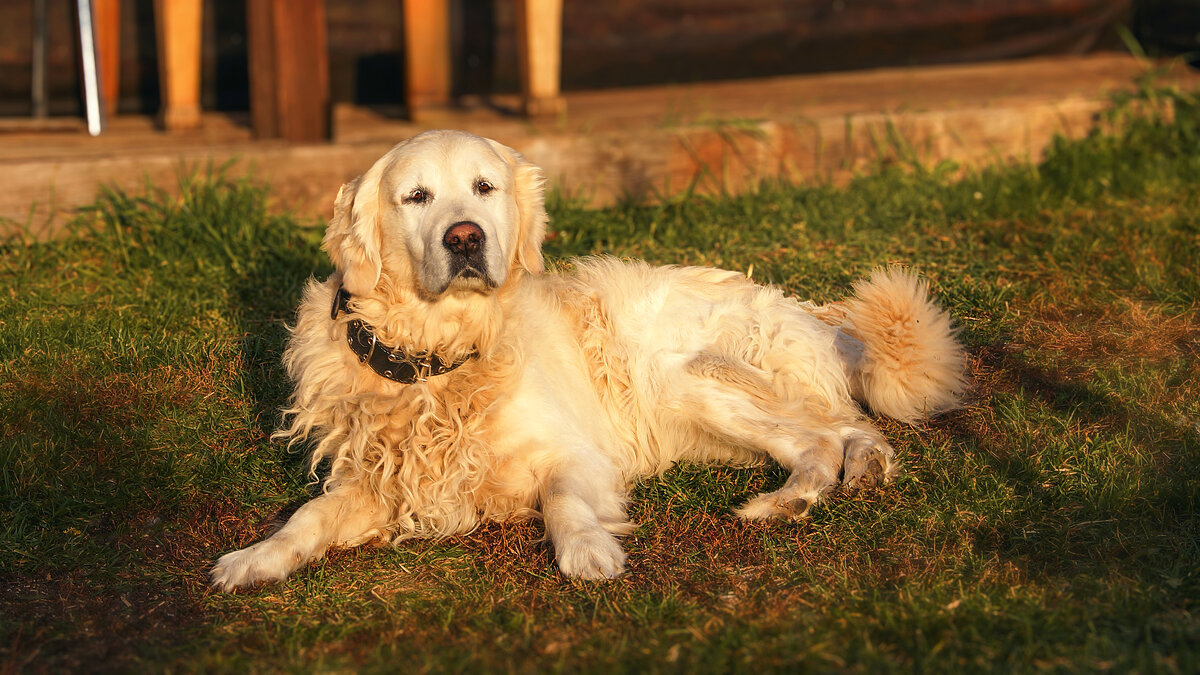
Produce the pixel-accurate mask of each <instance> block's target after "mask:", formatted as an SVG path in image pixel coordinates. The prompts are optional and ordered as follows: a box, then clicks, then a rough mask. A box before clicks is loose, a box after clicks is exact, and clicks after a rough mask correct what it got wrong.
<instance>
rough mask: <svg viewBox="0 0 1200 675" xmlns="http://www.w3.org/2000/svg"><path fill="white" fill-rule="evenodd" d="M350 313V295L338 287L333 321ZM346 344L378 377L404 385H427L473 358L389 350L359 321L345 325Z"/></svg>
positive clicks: (331, 316)
mask: <svg viewBox="0 0 1200 675" xmlns="http://www.w3.org/2000/svg"><path fill="white" fill-rule="evenodd" d="M343 312H344V313H346V314H350V313H351V312H350V293H348V292H347V291H346V289H344V288H341V287H338V289H337V293H334V295H333V308H332V309H331V310H330V312H329V317H330V318H331V319H337V317H338V314H340V313H343ZM346 342H347V343H348V344H349V345H350V351H352V352H354V354H355V356H357V357H358V362H359V363H365V364H367V365H368V366H371V370H374V371H375V372H376V373H378V374H379V375H381V376H383V377H386V378H387V379H389V380H392V381H394V382H400V383H401V384H413V383H415V382H424V381H425V380H427V379H429V378H431V377H433V376H435V375H444V374H445V373H448V372H450V371H452V370H454V369H455V368H457V367H459V366H461V365H462V364H464V363H466V362H467V361H468V360H470V359H471V357H473V356H475V355H474V354H471V356H468V357H467V358H465V359H463V360H461V361H454V362H451V363H446V362H444V361H442V360H441V359H440V358H438V356H437V355H436V354H424V353H418V354H410V353H409V352H407V351H405V350H404V349H400V348H398V347H388V346H387V345H383V344H380V343H379V341H378V340H376V338H375V331H373V330H371V327H370V326H369V325H367V324H366V323H363V322H362V321H361V320H359V319H351V320H350V321H349V322H347V323H346Z"/></svg>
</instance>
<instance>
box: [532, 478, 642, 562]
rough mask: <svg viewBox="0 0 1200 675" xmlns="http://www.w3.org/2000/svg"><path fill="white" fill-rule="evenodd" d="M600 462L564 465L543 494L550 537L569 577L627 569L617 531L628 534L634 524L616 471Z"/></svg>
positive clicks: (543, 512)
mask: <svg viewBox="0 0 1200 675" xmlns="http://www.w3.org/2000/svg"><path fill="white" fill-rule="evenodd" d="M597 456H598V455H597ZM597 464H599V463H598V462H595V461H592V462H574V463H568V464H565V465H563V466H561V467H559V469H558V470H557V471H556V472H555V474H554V475H553V476H552V477H551V479H550V480H549V481H548V483H547V484H546V487H545V490H544V492H543V494H542V518H543V520H544V522H545V526H546V537H547V538H548V539H549V540H550V542H551V544H553V546H554V552H555V556H556V557H557V559H558V568H559V569H560V570H562V572H563V574H565V575H567V576H569V577H581V578H583V579H607V578H612V577H615V576H617V575H619V574H621V572H623V571H625V551H624V550H622V549H621V544H620V543H619V542H618V541H617V538H616V537H615V536H614V535H616V534H627V533H629V531H630V530H632V529H633V526H632V525H631V524H630V523H629V521H628V520H627V519H626V517H625V500H624V495H623V493H622V491H621V489H620V487H619V481H617V480H615V478H616V476H615V471H614V470H613V469H612V467H611V466H608V465H607V462H604V463H603V464H604V466H598V465H597Z"/></svg>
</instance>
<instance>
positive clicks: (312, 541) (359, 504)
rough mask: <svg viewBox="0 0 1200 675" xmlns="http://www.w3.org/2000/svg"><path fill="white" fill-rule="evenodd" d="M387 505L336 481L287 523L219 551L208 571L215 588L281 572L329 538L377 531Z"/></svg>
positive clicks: (342, 540) (344, 541)
mask: <svg viewBox="0 0 1200 675" xmlns="http://www.w3.org/2000/svg"><path fill="white" fill-rule="evenodd" d="M386 527H387V509H385V508H384V507H383V505H382V504H380V503H379V501H378V499H375V498H372V497H371V496H370V494H369V493H368V492H367V491H364V490H361V489H358V488H357V487H355V486H353V485H340V486H338V487H336V488H334V489H332V490H330V491H329V492H327V493H325V494H323V495H321V496H319V497H317V498H316V499H314V500H312V501H310V502H308V503H307V504H305V505H304V506H301V507H300V508H299V509H298V510H297V511H296V513H295V514H293V515H292V517H291V518H290V519H288V522H287V524H286V525H284V526H283V528H281V529H280V530H279V531H278V532H276V533H275V534H274V535H272V536H270V537H269V538H267V539H265V540H263V541H260V542H259V543H257V544H254V545H253V546H249V547H247V548H244V549H241V550H239V551H234V552H232V553H227V554H225V555H224V556H221V559H220V560H218V561H217V564H216V565H215V566H214V567H213V570H212V573H211V575H210V577H211V582H212V585H213V586H214V587H215V588H217V589H220V590H224V591H230V590H233V589H235V588H239V587H243V586H250V585H252V584H255V583H258V582H260V581H276V580H281V579H284V578H286V577H287V576H288V575H289V574H291V573H292V572H293V571H295V570H296V569H298V568H299V567H301V566H303V565H304V564H305V563H308V562H309V561H311V560H315V559H317V558H320V557H321V556H323V555H324V554H325V551H326V550H327V549H328V548H329V547H330V546H331V545H333V544H341V545H347V546H353V545H357V544H360V543H362V542H364V541H367V540H368V539H371V538H373V537H376V536H379V535H380V534H382V533H383V532H384V530H385V528H386Z"/></svg>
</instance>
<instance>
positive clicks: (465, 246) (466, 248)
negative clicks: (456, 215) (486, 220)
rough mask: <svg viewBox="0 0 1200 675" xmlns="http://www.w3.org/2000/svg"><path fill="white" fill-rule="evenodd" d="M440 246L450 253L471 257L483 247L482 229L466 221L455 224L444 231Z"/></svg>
mask: <svg viewBox="0 0 1200 675" xmlns="http://www.w3.org/2000/svg"><path fill="white" fill-rule="evenodd" d="M442 245H443V246H445V247H446V248H447V249H448V250H449V251H450V252H451V253H454V254H457V255H471V254H472V253H475V252H476V251H478V250H479V248H480V247H481V246H483V229H482V228H481V227H479V226H478V225H476V224H475V223H472V222H470V221H468V220H464V221H462V222H461V223H455V224H453V225H451V226H450V229H448V230H446V236H444V237H442Z"/></svg>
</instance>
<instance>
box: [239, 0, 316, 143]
mask: <svg viewBox="0 0 1200 675" xmlns="http://www.w3.org/2000/svg"><path fill="white" fill-rule="evenodd" d="M246 28H247V33H248V36H247V42H248V44H247V52H248V56H249V60H250V118H251V123H252V124H253V125H254V135H255V136H258V137H259V138H283V139H286V140H289V141H297V142H319V141H324V140H328V138H329V131H330V121H329V113H330V108H329V47H328V35H327V32H326V27H325V0H249V1H248V2H247V3H246Z"/></svg>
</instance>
